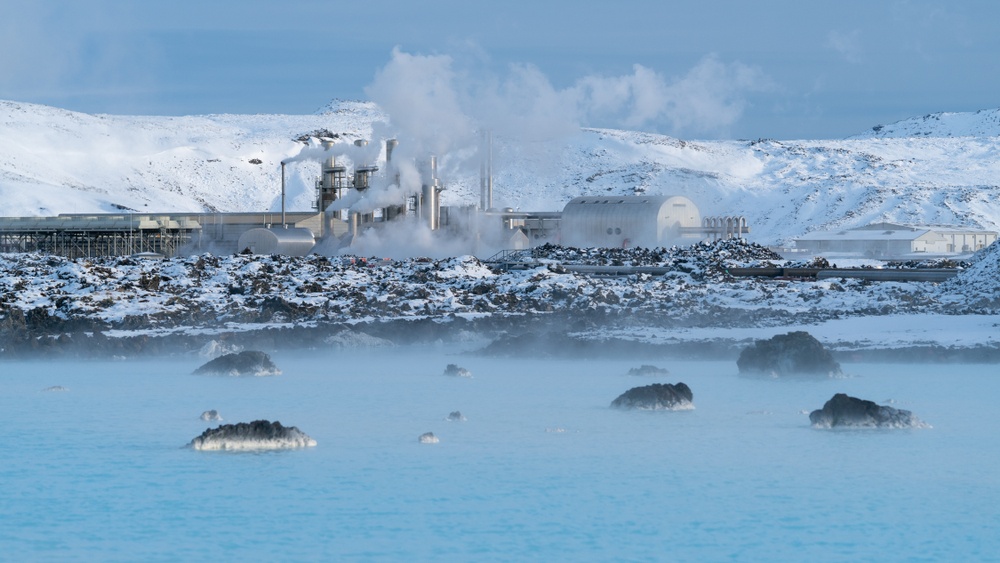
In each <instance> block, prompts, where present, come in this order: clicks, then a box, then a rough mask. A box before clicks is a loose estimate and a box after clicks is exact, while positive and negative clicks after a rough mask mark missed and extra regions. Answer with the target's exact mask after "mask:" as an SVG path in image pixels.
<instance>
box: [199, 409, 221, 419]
mask: <svg viewBox="0 0 1000 563" xmlns="http://www.w3.org/2000/svg"><path fill="white" fill-rule="evenodd" d="M201 419H202V420H206V421H208V420H222V417H221V416H220V415H219V411H217V410H215V409H212V410H210V411H205V412H203V413H201Z"/></svg>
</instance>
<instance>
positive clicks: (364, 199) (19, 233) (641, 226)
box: [0, 132, 749, 257]
mask: <svg viewBox="0 0 1000 563" xmlns="http://www.w3.org/2000/svg"><path fill="white" fill-rule="evenodd" d="M318 140H319V146H320V147H322V151H321V152H320V153H319V155H318V156H317V155H316V154H313V155H312V156H313V157H315V159H316V160H320V173H319V177H318V178H317V179H316V182H315V200H314V204H313V207H314V210H313V211H309V212H302V211H295V212H286V210H285V177H286V174H285V172H286V164H288V163H289V160H293V159H289V160H286V161H284V162H282V164H281V186H280V189H281V211H280V213H276V212H270V211H269V212H257V213H254V212H249V213H116V214H63V215H58V216H54V217H4V218H0V252H31V251H37V252H44V253H50V254H58V255H63V256H68V257H93V256H109V255H110V256H126V255H135V254H145V255H150V256H167V257H169V256H175V255H178V254H194V253H200V252H208V251H211V252H214V253H217V254H223V253H237V252H244V253H255V254H282V255H290V256H304V255H307V254H310V253H313V252H319V253H324V254H335V253H347V254H352V253H353V252H352V250H351V249H352V248H353V247H354V246H355V245H356V243H357V241H359V240H360V239H361V238H363V237H365V236H366V234H369V231H372V230H378V231H381V232H380V233H378V234H383V235H392V234H393V233H391V232H388V231H394V230H395V231H396V232H397V233H404V234H403V235H402V236H405V233H406V232H407V231H406V229H409V230H410V231H411V232H416V231H417V230H421V231H425V232H429V233H430V240H431V241H432V242H431V244H435V242H434V241H440V242H441V243H442V244H443V243H444V242H446V241H449V242H452V243H454V242H455V241H459V242H460V243H461V244H464V245H465V246H466V247H467V250H466V252H465V253H468V254H475V255H477V256H480V257H485V255H487V254H493V253H496V252H499V251H504V250H520V249H526V248H530V247H533V246H538V245H541V244H545V243H553V244H560V245H565V246H576V247H614V248H628V247H637V246H639V247H657V246H670V245H674V244H682V245H684V244H692V243H695V242H698V241H701V240H706V239H718V238H731V237H742V236H743V235H745V234H746V233H748V232H749V226H748V225H747V221H746V219H745V218H744V217H740V216H721V217H702V215H701V214H700V212H699V210H698V207H697V206H696V205H695V203H694V202H693V201H691V200H690V199H688V198H686V197H684V196H682V195H636V196H584V197H577V198H574V199H572V200H571V201H569V202H568V203H566V205H565V207H564V208H563V209H562V210H561V211H521V210H514V209H510V208H503V209H497V208H495V207H494V206H493V187H494V186H493V158H492V152H493V151H492V136H491V135H490V134H489V133H488V132H484V133H483V134H482V139H481V145H480V155H481V159H480V160H481V165H480V198H479V203H478V205H476V204H474V203H470V204H467V205H459V206H454V205H453V206H444V205H441V193H442V191H444V190H445V189H447V186H446V185H445V183H444V181H443V180H442V178H440V177H439V175H438V161H437V158H436V156H434V155H427V156H426V157H424V158H421V159H411V160H410V161H409V162H397V161H396V158H397V157H396V154H397V147H398V146H399V143H398V141H397V140H396V139H389V140H386V141H384V154H385V157H384V159H380V160H378V161H372V162H367V161H365V159H364V158H358V157H357V156H356V155H359V154H371V153H372V151H371V149H372V148H374V147H369V146H368V142H367V141H365V140H356V141H354V142H353V143H347V142H343V141H340V142H338V141H336V140H334V139H327V138H323V139H318ZM348 153H350V154H352V155H355V156H354V158H347V157H345V156H344V155H346V154H348ZM298 160H301V159H298ZM379 164H381V166H379ZM404 168H405V169H406V172H407V173H408V174H404V173H403V169H404ZM414 170H415V171H417V172H418V174H419V185H418V184H417V183H416V181H415V179H414V175H413V174H412V173H411V172H412V171H414ZM404 176H406V179H404ZM386 238H388V239H391V238H392V237H391V236H389V237H386Z"/></svg>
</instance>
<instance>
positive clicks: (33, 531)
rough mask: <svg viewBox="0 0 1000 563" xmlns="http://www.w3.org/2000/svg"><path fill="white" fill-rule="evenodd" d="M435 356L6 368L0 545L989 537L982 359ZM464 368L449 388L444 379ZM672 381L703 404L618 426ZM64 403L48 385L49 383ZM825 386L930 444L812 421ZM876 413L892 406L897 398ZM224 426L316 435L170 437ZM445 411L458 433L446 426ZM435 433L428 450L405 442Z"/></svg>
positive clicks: (442, 549) (343, 547) (949, 552)
mask: <svg viewBox="0 0 1000 563" xmlns="http://www.w3.org/2000/svg"><path fill="white" fill-rule="evenodd" d="M451 352H452V351H451V350H449V349H446V348H444V347H429V348H421V349H402V348H400V349H391V350H388V349H380V350H377V351H372V352H366V351H345V352H311V353H302V352H292V351H279V352H274V353H272V354H271V357H272V359H273V360H274V361H275V363H276V364H277V365H278V367H279V368H281V370H282V372H283V375H280V376H275V377H249V378H236V377H211V376H194V375H190V374H191V372H192V371H193V370H194V369H195V368H197V367H198V366H199V365H201V364H202V363H203V362H204V358H198V357H191V358H189V359H166V360H156V361H99V362H89V363H79V362H76V363H51V362H9V363H6V364H5V365H4V375H3V376H2V378H0V389H2V393H0V412H4V413H5V425H4V429H3V431H2V433H0V448H2V450H3V451H4V452H5V462H4V463H3V464H2V465H0V481H2V482H3V483H4V487H3V488H2V489H0V544H2V545H3V546H4V557H9V558H10V559H11V560H38V559H42V560H81V559H91V560H151V561H155V560H177V559H185V560H189V559H193V558H198V559H207V560H248V561H251V560H254V561H265V560H271V561H273V560H317V559H345V558H347V559H369V560H401V559H406V560H414V559H415V560H441V559H453V560H455V559H457V560H477V559H505V560H511V559H523V558H531V559H535V560H567V559H575V560H578V559H586V560H609V559H629V560H636V559H659V560H663V559H669V560H678V561H693V560H699V561H704V560H720V559H736V560H808V559H813V560H823V561H831V560H833V561H836V560H872V559H885V560H904V559H930V560H945V559H947V560H985V559H989V558H991V557H994V556H995V553H997V552H998V548H1000V540H998V539H997V534H996V533H995V526H996V523H997V522H998V519H1000V477H998V475H997V473H996V471H995V467H996V466H997V463H998V462H1000V448H998V447H997V446H998V445H1000V444H998V438H996V435H995V427H996V425H995V420H994V419H993V418H991V417H992V416H993V414H992V413H993V412H995V409H994V408H993V404H992V402H993V397H995V396H997V394H998V391H1000V382H998V379H997V377H996V373H995V371H996V368H995V367H993V366H983V365H949V366H917V365H887V364H845V365H844V369H845V371H846V372H847V373H848V374H850V377H848V378H845V379H834V380H818V381H810V380H805V379H798V380H794V381H773V380H764V379H752V378H745V377H740V376H738V375H737V368H736V365H735V362H683V361H657V362H656V363H658V364H659V365H660V366H661V367H664V368H667V369H669V370H670V375H668V376H665V377H638V376H628V375H626V374H627V372H628V370H629V369H630V368H633V367H637V366H638V365H639V364H640V363H649V362H642V361H639V360H636V361H628V360H587V361H565V360H538V359H504V360H496V359H490V358H482V357H472V356H456V355H453V354H452V353H451ZM452 363H454V364H458V365H460V366H461V367H464V368H466V369H468V370H469V371H470V372H471V374H472V377H471V378H469V377H449V376H446V375H444V371H445V368H446V366H447V365H448V364H452ZM678 381H683V382H684V383H686V384H688V385H689V386H690V387H691V389H692V391H693V393H694V404H695V407H696V408H695V410H692V411H683V412H640V411H619V410H614V409H610V408H608V405H609V404H610V402H611V401H612V400H613V399H614V398H615V397H617V396H618V395H619V394H621V393H622V392H624V391H626V390H627V389H629V388H631V387H635V386H640V385H647V384H649V383H654V382H663V383H666V382H669V383H675V382H678ZM56 385H58V386H62V387H65V391H60V392H51V391H44V389H46V388H49V387H52V386H56ZM836 392H845V393H848V394H850V395H854V396H857V397H861V398H866V399H870V400H873V401H876V402H878V403H880V404H891V405H892V406H894V407H897V408H904V409H908V410H912V411H913V412H914V413H915V414H916V415H917V416H919V417H920V418H922V419H923V420H925V421H927V422H928V423H930V424H931V425H932V426H933V429H921V430H893V431H878V430H875V431H871V430H869V431H826V430H816V429H812V428H810V427H809V422H808V416H807V414H805V412H808V411H810V410H813V409H817V408H820V407H821V406H822V405H823V403H824V402H825V401H826V400H828V399H829V398H830V397H831V396H832V395H833V394H834V393H836ZM889 401H892V402H891V403H889ZM208 409H217V410H218V411H219V414H220V415H221V416H222V417H223V419H224V422H226V423H235V422H249V421H252V420H256V419H261V418H263V419H268V420H279V421H281V423H282V424H284V425H286V426H297V427H299V428H300V429H301V430H302V431H304V432H305V433H307V434H309V435H310V436H312V437H313V438H315V439H316V441H317V442H318V445H317V446H316V447H314V448H307V449H302V450H293V451H281V452H266V453H227V452H199V451H193V450H190V449H187V448H185V447H184V446H185V444H187V443H188V442H189V441H190V440H191V439H192V438H193V437H195V436H197V435H199V434H200V433H201V432H202V431H203V430H205V428H206V427H210V426H211V427H214V426H216V425H217V424H218V423H216V422H205V421H202V420H200V418H199V415H200V414H201V413H202V412H204V411H205V410H208ZM456 410H459V411H461V412H462V414H463V415H464V416H465V417H466V418H467V420H466V421H464V422H457V421H448V420H446V418H447V417H448V415H449V413H451V412H453V411H456ZM425 432H433V433H434V434H435V436H437V437H438V438H439V439H440V442H439V443H437V444H420V443H418V437H419V436H420V435H421V434H423V433H425Z"/></svg>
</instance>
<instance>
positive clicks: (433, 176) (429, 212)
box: [420, 156, 441, 231]
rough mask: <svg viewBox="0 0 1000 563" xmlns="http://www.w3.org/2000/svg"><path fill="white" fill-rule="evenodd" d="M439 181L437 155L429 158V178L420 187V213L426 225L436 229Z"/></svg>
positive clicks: (437, 226) (438, 212) (438, 219)
mask: <svg viewBox="0 0 1000 563" xmlns="http://www.w3.org/2000/svg"><path fill="white" fill-rule="evenodd" d="M440 192H441V182H440V181H439V180H438V177H437V157H436V156H432V157H431V159H430V178H428V179H427V182H426V183H425V184H424V185H423V188H422V189H421V202H420V215H421V217H423V218H424V220H425V221H427V227H428V228H429V229H430V230H432V231H436V230H438V228H440V226H441V200H440Z"/></svg>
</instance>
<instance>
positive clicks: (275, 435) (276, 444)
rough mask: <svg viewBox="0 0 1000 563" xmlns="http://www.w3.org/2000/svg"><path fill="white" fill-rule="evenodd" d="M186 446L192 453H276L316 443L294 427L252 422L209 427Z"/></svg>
mask: <svg viewBox="0 0 1000 563" xmlns="http://www.w3.org/2000/svg"><path fill="white" fill-rule="evenodd" d="M188 445H189V446H190V447H191V448H194V449H196V450H277V449H286V448H305V447H310V446H315V445H316V440H313V439H312V438H310V437H309V436H307V435H306V434H305V433H303V432H302V431H301V430H299V429H298V428H296V427H294V426H282V425H281V423H280V422H278V421H274V422H270V421H268V420H255V421H253V422H240V423H238V424H223V425H222V426H219V427H218V428H209V429H208V430H205V431H204V432H202V433H201V436H198V437H197V438H195V439H194V440H191V443H190V444H188Z"/></svg>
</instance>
